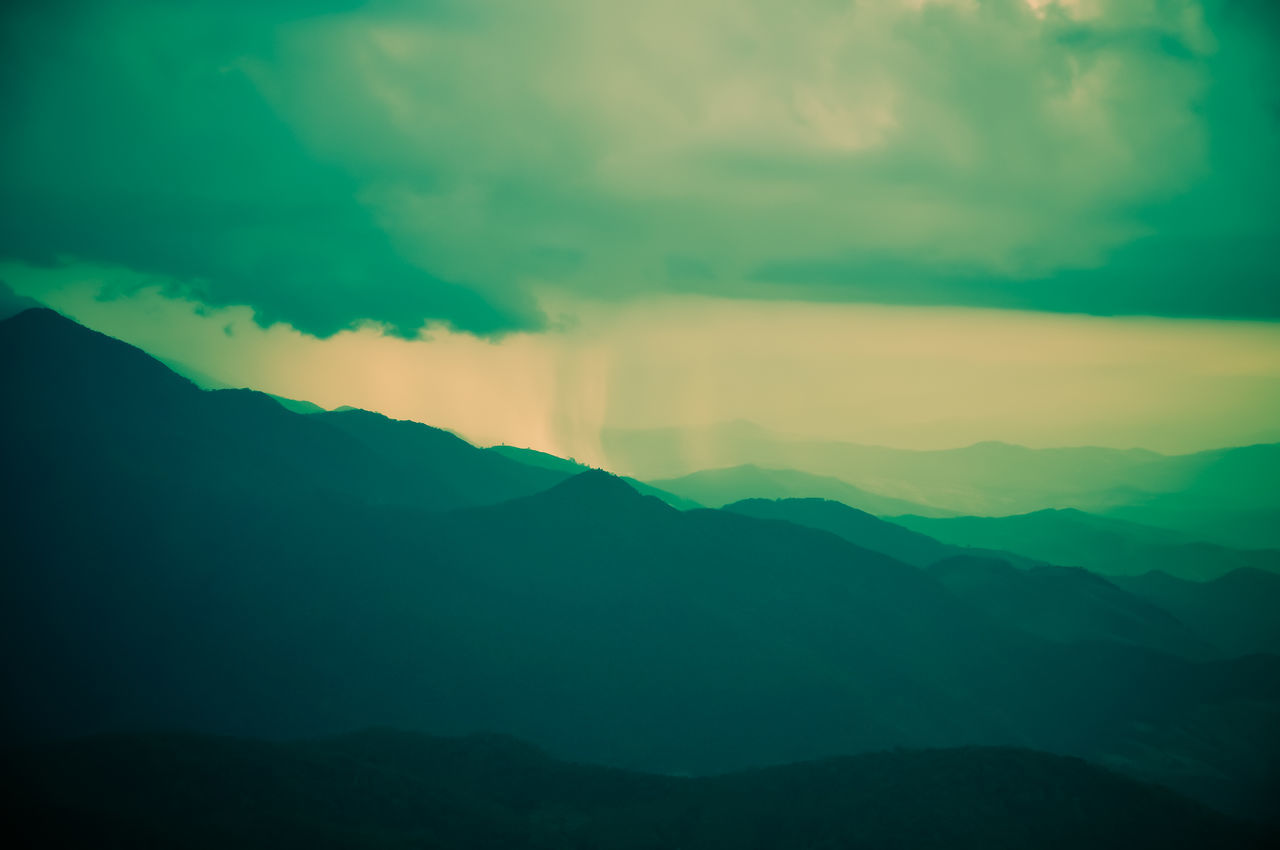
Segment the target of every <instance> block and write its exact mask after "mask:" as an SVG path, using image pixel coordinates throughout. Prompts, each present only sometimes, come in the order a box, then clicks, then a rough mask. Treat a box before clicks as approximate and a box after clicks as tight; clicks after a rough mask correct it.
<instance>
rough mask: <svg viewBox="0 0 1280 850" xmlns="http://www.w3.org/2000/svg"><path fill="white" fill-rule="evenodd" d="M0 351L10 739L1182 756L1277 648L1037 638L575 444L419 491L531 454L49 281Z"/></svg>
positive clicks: (3, 613) (572, 752)
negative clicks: (351, 406) (491, 446)
mask: <svg viewBox="0 0 1280 850" xmlns="http://www.w3.org/2000/svg"><path fill="white" fill-rule="evenodd" d="M0 353H2V354H3V355H4V357H2V358H0V364H3V366H0V379H3V387H0V388H2V389H3V390H4V391H5V392H7V393H9V397H13V398H22V399H23V401H24V403H23V404H21V405H17V406H15V408H14V410H13V412H12V414H11V415H10V416H8V417H6V418H5V419H4V420H3V427H4V429H5V430H4V433H3V439H0V452H2V453H3V455H2V457H0V460H3V462H4V464H5V468H6V470H7V472H8V475H7V476H6V478H5V480H4V487H5V488H6V501H7V503H8V504H9V505H10V506H11V507H10V510H9V512H8V513H7V514H6V517H5V522H6V528H5V532H6V534H5V546H6V553H7V555H8V556H9V557H8V559H7V563H8V564H9V565H10V566H9V569H7V570H6V571H4V572H3V574H0V639H2V640H0V672H2V675H3V679H2V681H3V684H4V687H5V689H6V693H10V694H18V695H21V698H20V699H11V700H8V701H6V702H5V704H4V706H3V715H2V716H0V732H3V734H4V735H5V736H6V737H7V738H8V739H10V740H14V739H21V740H30V739H32V738H38V737H42V736H51V735H74V734H84V733H91V732H100V731H112V730H115V731H120V730H133V729H161V728H165V729H167V728H189V729H194V730H202V731H206V732H217V733H227V734H238V735H253V736H274V737H297V736H305V735H319V734H329V733H334V732H342V731H347V730H351V729H354V728H360V727H364V726H368V725H376V724H385V725H393V726H399V727H403V728H409V729H416V730H421V731H431V732H436V733H462V732H467V731H472V730H476V729H483V730H490V731H498V732H503V733H508V734H514V735H518V736H520V737H522V738H526V739H528V740H531V741H534V742H536V743H537V744H539V745H540V746H545V747H547V748H549V749H551V750H552V751H553V752H555V753H557V754H558V755H562V756H565V757H570V758H574V759H582V760H590V761H597V762H602V763H608V764H613V765H617V766H627V767H634V768H643V769H648V770H656V771H663V772H682V773H711V772H719V771H723V770H728V769H735V768H742V767H746V766H749V765H757V764H769V763H782V762H790V761H795V760H801V759H809V758H817V757H822V756H827V755H831V754H833V753H852V752H860V751H867V750H876V749H884V748H887V747H894V746H915V747H922V746H957V745H969V744H1015V745H1019V746H1029V747H1032V748H1037V749H1044V750H1050V751H1055V752H1061V753H1071V754H1077V755H1082V756H1088V757H1091V758H1098V759H1102V758H1108V757H1113V756H1117V754H1121V753H1124V754H1126V756H1125V757H1126V762H1125V769H1126V770H1127V771H1132V772H1134V773H1138V774H1141V775H1144V776H1150V777H1155V778H1160V779H1161V780H1162V781H1165V779H1166V778H1167V781H1169V782H1171V783H1174V784H1175V785H1178V787H1184V786H1186V787H1190V784H1191V783H1190V780H1194V779H1196V774H1195V773H1194V772H1192V774H1191V775H1190V776H1188V774H1187V771H1186V770H1185V768H1184V767H1183V765H1184V764H1185V763H1186V762H1185V760H1180V758H1179V753H1180V752H1182V749H1183V748H1185V747H1189V746H1192V745H1194V746H1195V747H1197V748H1201V747H1202V745H1203V744H1202V742H1203V741H1204V740H1205V739H1206V735H1205V734H1202V733H1206V732H1211V731H1212V729H1208V728H1200V727H1202V726H1203V724H1204V723H1207V722H1209V721H1208V720H1204V719H1202V718H1210V719H1212V718H1215V717H1225V716H1229V715H1230V712H1231V710H1232V709H1231V707H1232V706H1235V705H1238V704H1241V703H1248V704H1257V705H1264V706H1266V705H1273V704H1276V703H1277V701H1280V666H1277V665H1278V664H1280V661H1278V660H1276V659H1270V658H1254V659H1243V660H1239V661H1233V662H1214V663H1210V664H1190V663H1188V662H1185V661H1182V660H1180V659H1178V658H1175V657H1172V656H1169V655H1165V654H1160V653H1152V652H1151V651H1149V650H1144V649H1141V648H1137V647H1131V646H1124V645H1121V644H1115V643H1092V644H1083V643H1082V644H1071V645H1068V644H1061V643H1055V642H1050V641H1045V640H1041V639H1038V638H1036V637H1034V636H1031V635H1028V634H1025V633H1022V632H1019V631H1017V630H1015V629H1012V628H1009V627H1008V626H1005V625H1002V624H1001V623H999V622H998V621H997V620H994V619H993V618H991V617H990V616H988V615H985V614H983V613H982V612H981V611H980V610H977V609H975V608H974V606H972V605H970V604H968V603H966V602H964V600H962V599H960V598H958V597H957V596H956V595H955V594H954V593H953V592H952V591H951V590H949V589H948V588H947V587H946V586H944V585H943V584H942V583H940V582H939V581H938V580H937V579H936V578H934V577H932V576H930V575H928V574H926V573H925V572H923V571H921V570H919V569H917V568H915V567H913V566H911V565H909V564H906V563H903V562H902V561H899V560H896V559H893V558H890V557H887V556H885V555H882V554H879V553H877V552H873V551H870V550H868V549H864V548H861V547H858V546H855V545H852V544H850V543H849V542H847V541H845V540H842V539H840V538H839V537H837V536H835V535H833V534H830V533H827V532H823V531H819V530H814V529H808V528H802V527H799V526H796V525H794V524H789V523H781V522H773V521H765V520H760V519H756V518H752V517H747V516H742V515H737V514H733V513H730V512H725V511H710V510H694V511H687V512H681V511H677V510H674V509H672V508H671V507H669V506H668V505H666V504H664V503H663V502H662V501H661V500H659V499H657V498H654V497H649V496H643V495H640V494H638V493H637V492H636V491H635V490H634V489H633V488H632V487H631V486H629V485H628V484H627V483H626V482H624V481H622V480H620V479H617V478H615V477H613V476H610V475H608V474H606V473H603V472H597V471H593V472H587V473H583V474H581V475H578V476H574V477H572V478H569V479H565V480H561V481H560V483H558V484H556V485H555V486H552V487H550V488H549V489H545V490H541V491H539V492H535V493H532V494H531V495H527V496H523V497H518V498H508V499H507V500H506V501H503V502H501V503H498V504H491V505H486V506H476V507H469V508H465V509H455V510H453V511H443V510H441V509H440V508H441V506H447V505H448V504H450V503H452V504H457V503H458V502H460V501H461V502H465V501H466V500H467V499H471V498H475V497H476V496H477V494H481V495H483V494H485V493H488V494H489V496H488V497H490V498H491V497H493V496H494V495H496V494H499V493H501V492H505V493H507V494H510V493H511V491H512V490H513V489H514V488H515V487H517V486H530V487H532V486H533V485H534V484H535V483H536V481H535V479H534V478H533V476H532V475H529V477H520V476H525V475H528V474H529V473H528V471H531V472H533V473H539V474H542V473H548V472H549V471H546V470H531V468H530V467H527V466H520V465H518V464H516V465H512V466H507V465H505V464H508V463H510V462H509V461H506V460H505V459H503V458H501V457H498V456H495V455H492V454H488V453H484V452H480V451H479V450H477V449H474V447H471V446H469V445H467V444H466V443H464V442H462V441H461V440H458V439H457V438H456V437H454V436H453V435H451V434H448V433H447V432H443V431H438V430H436V429H429V428H426V426H416V425H413V424H412V423H396V422H393V421H390V420H385V419H382V418H380V417H376V416H373V415H371V414H366V413H361V412H358V411H346V412H341V411H336V412H332V413H327V414H311V415H301V414H295V413H291V412H289V411H287V410H285V409H283V408H282V407H280V406H279V405H278V404H277V403H276V402H275V401H274V400H272V399H270V398H267V397H265V396H262V395H260V394H255V393H250V392H246V391H223V392H209V393H206V392H202V391H199V390H197V389H195V388H194V387H193V386H192V385H191V384H190V383H189V382H187V381H185V380H184V379H181V378H179V377H177V376H176V375H173V374H172V373H170V372H168V371H167V370H165V369H164V368H163V366H161V365H160V364H158V363H156V362H155V361H153V360H151V359H150V358H147V357H146V355H143V354H142V353H141V352H139V351H137V350H136V349H132V348H130V347H128V346H124V345H123V344H121V343H118V342H116V341H113V340H110V339H108V338H106V337H102V336H101V335H98V334H92V333H90V332H88V331H85V330H84V329H82V328H78V327H77V326H75V325H74V324H72V323H69V322H67V321H66V320H64V319H61V318H59V317H57V316H56V315H54V314H46V313H40V312H37V313H35V314H29V313H24V314H21V315H20V316H19V317H17V319H15V320H11V322H6V323H3V324H0ZM70 411H74V412H75V415H70V413H69V412H70ZM477 452H478V453H479V455H480V457H479V458H477V456H476V453H477ZM428 455H430V456H434V457H437V458H439V461H438V463H435V464H430V463H427V462H424V461H423V458H424V457H427V456H428ZM551 474H554V473H551ZM508 476H509V477H508ZM486 482H487V484H486ZM481 484H486V486H485V487H481V486H480V485H481ZM1188 723H1190V724H1191V727H1190V728H1193V729H1198V732H1197V734H1196V735H1195V736H1194V738H1186V737H1185V736H1183V737H1179V736H1176V735H1174V734H1173V732H1172V731H1169V733H1168V735H1167V738H1168V740H1169V741H1170V744H1169V745H1168V746H1167V747H1166V748H1164V749H1161V750H1159V751H1155V752H1146V753H1142V752H1139V754H1138V755H1137V756H1132V755H1128V754H1129V753H1130V752H1131V751H1133V750H1134V748H1135V746H1136V744H1135V743H1134V741H1135V737H1134V736H1135V735H1136V734H1137V733H1138V732H1142V733H1143V734H1150V733H1151V732H1152V730H1155V731H1159V730H1166V729H1169V730H1171V729H1172V728H1173V727H1170V725H1169V724H1177V726H1176V728H1177V729H1179V730H1181V729H1183V728H1186V724H1188ZM1196 724H1200V726H1197V725H1196ZM1254 744H1255V746H1254V747H1253V749H1252V750H1250V751H1249V752H1251V753H1266V752H1269V751H1270V750H1269V749H1267V748H1268V747H1270V746H1271V745H1270V744H1269V743H1267V742H1266V741H1265V740H1262V739H1259V740H1257V741H1255V742H1254ZM1239 752H1240V751H1239V749H1238V748H1232V749H1230V750H1225V751H1224V752H1223V753H1222V754H1220V755H1221V756H1222V758H1220V759H1218V760H1217V761H1215V762H1214V767H1213V771H1214V772H1213V776H1214V777H1215V778H1216V779H1215V781H1219V783H1220V785H1222V787H1223V788H1224V789H1225V791H1224V793H1226V794H1227V800H1228V803H1229V802H1230V801H1231V800H1232V799H1235V800H1246V799H1252V796H1251V795H1254V794H1256V789H1257V787H1258V784H1259V782H1261V781H1262V780H1260V779H1259V778H1258V776H1256V775H1255V774H1254V773H1253V772H1251V765H1252V761H1249V762H1248V763H1247V764H1244V765H1243V766H1242V768H1241V771H1236V770H1235V769H1234V768H1233V763H1232V761H1231V760H1232V759H1238V758H1239ZM1197 754H1198V756H1200V757H1203V756H1202V754H1201V753H1200V750H1199V749H1197ZM1228 756H1230V758H1228ZM1117 757H1118V756H1117ZM1250 758H1252V756H1251V757H1250ZM1169 764H1176V765H1178V766H1179V769H1178V770H1177V771H1171V770H1170V769H1169V768H1168V765H1169ZM1245 768H1248V769H1247V770H1246V769H1245ZM1179 783H1182V784H1181V785H1179ZM1251 789H1252V790H1251Z"/></svg>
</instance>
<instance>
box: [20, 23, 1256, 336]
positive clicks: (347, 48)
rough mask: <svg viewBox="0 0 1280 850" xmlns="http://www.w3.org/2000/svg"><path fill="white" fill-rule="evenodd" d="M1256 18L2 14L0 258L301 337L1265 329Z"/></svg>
mask: <svg viewBox="0 0 1280 850" xmlns="http://www.w3.org/2000/svg"><path fill="white" fill-rule="evenodd" d="M282 10H283V11H282ZM1274 18H1275V15H1274V12H1272V11H1271V10H1270V8H1269V7H1268V6H1267V5H1266V4H1261V3H1256V2H1255V3H1244V2H1234V3H1228V2H1206V3H1200V2H1194V1H1193V0H1166V2H1154V0H1152V2H1146V1H1145V0H1135V2H1132V3H1115V4H1104V3H1101V2H1096V0H1075V2H1065V0H1056V2H1055V0H1035V2H1031V3H1028V2H1026V0H988V1H987V2H978V0H972V2H969V1H968V0H965V2H961V1H960V0H945V2H944V0H913V2H906V0H881V1H880V2H859V3H851V2H846V0H796V2H793V3H786V4H780V3H774V2H766V0H737V2H731V0H700V2H694V3H691V2H677V0H651V1H650V2H646V3H631V4H618V3H598V2H589V1H588V0H543V2H539V3H525V2H514V0H472V2H465V3H464V2H462V1H461V0H440V1H439V2H431V3H421V2H416V3H400V2H392V3H373V4H369V5H363V6H358V7H338V8H326V9H320V8H316V7H311V6H305V5H304V4H286V5H284V6H281V7H277V8H276V10H275V11H271V12H265V11H259V12H257V13H254V14H252V15H248V16H246V14H245V13H244V12H243V11H242V10H237V11H236V13H235V14H234V15H232V14H231V13H230V12H227V11H226V7H224V6H221V5H215V4H198V5H184V6H182V7H165V6H159V5H156V6H152V5H133V6H128V7H122V6H112V7H110V11H108V10H107V9H105V8H97V7H81V8H80V11H78V12H77V13H76V14H75V15H68V14H63V15H61V16H60V21H54V20H53V19H52V18H51V17H50V18H43V17H39V16H27V17H25V18H23V19H21V20H20V21H18V23H20V24H21V26H9V27H7V28H6V30H7V31H8V32H9V33H10V35H9V38H8V41H9V42H12V43H10V44H6V45H5V46H6V48H8V50H9V54H10V55H11V56H13V57H14V63H15V64H14V66H13V67H16V68H17V69H18V71H17V72H16V73H12V72H11V75H10V82H9V83H8V84H7V86H6V88H5V89H4V90H3V98H4V104H5V106H6V111H7V112H8V113H9V114H10V115H12V116H14V117H15V120H14V122H12V126H14V127H16V128H17V130H18V131H17V132H14V133H9V134H7V135H6V138H5V139H4V140H3V141H0V150H2V151H3V162H2V163H0V176H2V177H3V178H4V179H5V183H6V186H8V187H12V191H10V192H9V193H8V196H9V197H8V200H7V201H6V203H5V205H4V207H3V209H2V210H0V225H3V227H0V232H3V233H7V234H8V235H7V236H4V237H0V252H3V254H4V255H5V256H6V257H8V258H12V259H19V260H24V261H28V262H30V261H44V262H52V261H55V260H57V259H58V258H63V257H73V258H79V259H83V260H88V261H92V262H112V263H118V264H121V265H125V266H128V267H130V268H135V269H138V270H141V271H145V272H149V273H156V274H162V275H166V276H168V277H169V278H171V279H172V280H173V281H174V287H175V289H176V290H178V291H181V292H183V293H184V294H187V295H190V296H193V297H197V298H199V299H201V300H204V301H205V302H207V303H210V304H215V305H228V304H244V305H249V306H251V307H253V309H254V310H255V312H256V315H257V316H258V318H259V320H260V321H263V322H268V323H269V322H271V321H285V322H288V323H290V324H292V325H294V326H295V327H297V328H299V329H301V330H303V331H306V332H309V333H313V334H318V335H329V334H332V333H334V332H335V331H337V330H339V329H341V328H344V327H350V326H352V325H354V324H357V323H359V322H361V321H364V320H373V321H376V322H381V323H384V324H385V325H387V326H388V327H389V328H391V329H392V330H393V331H394V332H397V333H400V334H404V335H412V334H413V333H415V332H416V331H417V330H418V329H419V328H420V327H421V326H422V325H423V324H424V323H429V322H443V323H445V324H447V325H449V326H450V327H452V328H455V329H459V330H463V331H469V332H474V333H479V334H492V333H500V332H503V331H507V330H515V329H539V328H543V327H545V326H546V319H545V318H544V316H543V315H542V313H541V311H540V305H541V304H545V303H552V302H557V303H566V302H567V303H572V302H573V300H574V299H599V298H604V299H623V298H629V297H634V296H638V295H651V294H658V293H682V292H683V293H698V294H710V295H717V296H728V297H736V298H741V297H749V298H772V299H778V298H789V299H797V298H799V299H811V300H818V301H869V302H880V303H898V304H953V305H978V306H995V307H1018V308H1030V309H1038V310H1048V311H1067V312H1086V313H1090V312H1091V313H1121V314H1124V313H1149V314H1156V315H1173V316H1181V315H1204V316H1235V317H1255V318H1256V317H1263V318H1280V294H1277V293H1278V292H1280V287H1277V286H1276V283H1277V280H1276V274H1275V263H1274V260H1273V259H1272V253H1273V252H1271V251H1269V250H1268V246H1269V245H1271V244H1274V240H1275V238H1276V237H1277V236H1280V234H1277V233H1276V230H1277V227H1278V226H1280V225H1278V224H1277V222H1280V215H1277V213H1280V210H1277V209H1276V204H1277V200H1276V198H1278V197H1280V193H1278V192H1277V190H1280V186H1278V185H1277V183H1278V182H1280V181H1278V179H1277V169H1276V167H1275V151H1276V150H1277V142H1278V141H1280V132H1278V130H1277V111H1276V104H1275V103H1272V102H1270V101H1268V100H1267V98H1269V97H1271V93H1272V92H1274V91H1275V86H1274V83H1275V82H1277V68H1278V67H1280V63H1277V62H1276V61H1275V59H1274V57H1273V55H1272V54H1273V52H1274V51H1273V50H1272V49H1271V47H1272V46H1273V45H1274V43H1275V37H1276V35H1277V34H1280V31H1278V30H1277V28H1276V25H1275V21H1274ZM65 21H70V22H71V23H70V25H68V24H66V23H65ZM86 81H89V82H88V83H87V84H86Z"/></svg>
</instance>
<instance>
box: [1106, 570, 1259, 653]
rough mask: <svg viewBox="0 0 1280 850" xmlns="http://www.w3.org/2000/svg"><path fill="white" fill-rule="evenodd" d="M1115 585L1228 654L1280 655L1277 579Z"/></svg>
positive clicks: (1155, 578) (1237, 575) (1145, 580)
mask: <svg viewBox="0 0 1280 850" xmlns="http://www.w3.org/2000/svg"><path fill="white" fill-rule="evenodd" d="M1113 581H1114V582H1115V583H1116V584H1117V585H1119V586H1120V587H1122V588H1124V589H1125V590H1127V591H1129V592H1130V593H1132V594H1134V595H1135V596H1139V597H1141V598H1143V599H1146V600H1148V601H1149V602H1151V603H1152V604H1154V605H1158V606H1160V607H1161V608H1163V609H1165V610H1166V611H1169V612H1171V613H1172V614H1173V615H1174V616H1176V617H1177V618H1178V619H1179V620H1181V621H1182V622H1184V623H1186V624H1187V625H1188V626H1190V627H1191V628H1192V629H1194V630H1196V631H1197V632H1198V633H1199V634H1201V635H1202V636H1203V637H1204V638H1205V639H1206V640H1208V641H1209V642H1211V643H1213V644H1214V645H1216V646H1219V647H1221V648H1222V649H1223V650H1225V651H1227V652H1230V653H1232V654H1235V655H1243V654H1246V653H1251V652H1269V653H1272V654H1273V655H1280V575H1276V574H1275V573H1269V572H1263V571H1262V570H1251V569H1243V570H1235V571H1234V572H1230V573H1227V574H1226V575H1224V576H1221V577H1219V578H1216V579H1214V580H1213V581H1208V582H1193V581H1185V580H1183V579H1178V578H1174V577H1173V576H1171V575H1169V574H1168V573H1163V572H1159V571H1156V572H1149V573H1145V574H1143V575H1140V576H1119V577H1116V578H1115V579H1113Z"/></svg>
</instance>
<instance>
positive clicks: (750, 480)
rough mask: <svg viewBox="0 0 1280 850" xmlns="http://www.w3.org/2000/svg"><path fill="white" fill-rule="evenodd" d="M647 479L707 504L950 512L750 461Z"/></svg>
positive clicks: (884, 512)
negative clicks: (809, 502)
mask: <svg viewBox="0 0 1280 850" xmlns="http://www.w3.org/2000/svg"><path fill="white" fill-rule="evenodd" d="M650 483H652V484H653V486H655V487H658V488H660V489H663V490H667V491H669V492H671V493H675V494H676V495H679V496H683V497H685V498H687V499H692V500H693V501H695V502H700V503H701V504H703V505H706V506H707V507H711V508H718V507H721V506H723V505H727V504H729V503H730V502H737V501H741V500H743V499H789V498H819V499H831V500H834V501H837V502H842V503H844V504H846V505H849V506H850V507H854V508H857V509H858V510H862V511H866V512H867V513H871V514H901V513H918V514H924V515H926V516H949V515H950V514H949V512H947V511H939V510H936V509H933V508H929V507H927V506H925V505H919V504H913V503H911V502H906V501H903V500H901V499H892V498H889V497H886V496H881V495H879V494H877V493H870V492H868V491H866V490H862V489H860V488H858V487H854V486H853V485H851V484H846V483H845V482H844V481H841V480H839V479H838V478H831V477H830V476H825V475H810V474H809V473H805V472H796V471H795V470H792V469H761V468H760V467H758V466H755V465H752V464H747V465H744V466H734V467H730V468H728V469H707V470H703V471H701V472H695V473H693V474H691V475H686V476H684V477H682V478H671V479H666V480H659V481H653V482H650Z"/></svg>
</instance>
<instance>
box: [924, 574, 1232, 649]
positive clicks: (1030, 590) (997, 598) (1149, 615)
mask: <svg viewBox="0 0 1280 850" xmlns="http://www.w3.org/2000/svg"><path fill="white" fill-rule="evenodd" d="M928 571H929V574H930V575H932V576H933V577H935V578H937V579H938V580H939V581H941V582H942V583H943V584H944V585H946V586H947V587H948V588H950V589H951V590H952V591H954V592H955V593H956V595H958V596H960V597H961V598H962V599H965V600H966V601H968V602H969V603H970V604H972V605H974V606H975V607H977V608H979V609H980V610H982V611H984V612H986V613H987V614H989V615H990V616H992V617H994V618H995V619H996V620H998V621H1000V622H1002V623H1007V624H1009V625H1011V626H1014V627H1015V628H1018V629H1020V630H1022V631H1025V632H1028V633H1029V634H1034V635H1039V636H1040V637H1044V638H1048V639H1049V640H1057V641H1066V642H1073V641H1090V640H1092V641H1114V642H1117V643H1126V644H1132V645H1135V646H1145V647H1148V648H1150V649H1155V650H1159V651H1162V652H1168V653H1172V654H1175V655H1179V656H1183V657H1186V658H1195V659H1206V658H1214V657H1217V656H1219V655H1221V652H1220V650H1219V649H1218V648H1217V647H1216V646H1214V645H1213V644H1211V643H1210V642H1209V641H1207V640H1205V639H1204V638H1203V637H1202V636H1201V635H1200V634H1199V633H1197V632H1196V631H1193V630H1192V629H1190V628H1188V627H1187V626H1186V625H1184V624H1183V623H1182V622H1181V621H1180V620H1179V619H1178V618H1176V617H1175V616H1174V615H1173V614H1171V613H1169V612H1168V611H1166V610H1165V609H1164V608H1161V607H1159V606H1157V605H1153V604H1151V603H1150V602H1149V601H1147V600H1145V599H1143V598H1141V597H1139V596H1135V595H1133V594H1129V593H1126V592H1125V591H1124V590H1122V589H1121V588H1119V587H1117V586H1116V585H1114V584H1112V583H1111V582H1109V581H1107V580H1106V579H1104V578H1102V577H1101V576H1097V575H1094V574H1093V573H1091V572H1089V571H1087V570H1084V569H1081V568H1079V567H1053V566H1036V567H1029V568H1026V569H1019V568H1017V567H1013V566H1010V565H1009V564H1008V563H1007V562H1005V561H1002V560H998V559H994V558H984V557H975V556H972V555H962V556H958V557H953V558H947V559H945V560H942V561H939V562H938V563H936V564H934V565H932V566H931V567H929V568H928Z"/></svg>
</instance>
